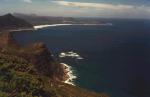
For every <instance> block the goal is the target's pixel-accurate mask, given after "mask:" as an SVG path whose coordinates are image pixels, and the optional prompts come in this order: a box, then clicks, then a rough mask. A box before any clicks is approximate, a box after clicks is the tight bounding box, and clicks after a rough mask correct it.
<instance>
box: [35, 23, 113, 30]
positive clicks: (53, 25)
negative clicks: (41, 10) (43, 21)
mask: <svg viewBox="0 0 150 97" xmlns="http://www.w3.org/2000/svg"><path fill="white" fill-rule="evenodd" d="M68 25H77V26H78V25H83V26H95V25H101V26H112V23H103V24H51V25H36V26H34V29H35V30H38V29H42V28H47V27H55V26H68Z"/></svg>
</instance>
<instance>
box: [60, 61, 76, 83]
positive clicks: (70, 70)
mask: <svg viewBox="0 0 150 97" xmlns="http://www.w3.org/2000/svg"><path fill="white" fill-rule="evenodd" d="M60 64H62V65H64V66H65V67H67V68H66V70H67V71H68V73H67V74H68V76H69V78H68V79H67V80H66V81H64V83H67V84H70V85H74V86H75V84H74V83H73V80H74V79H76V78H77V76H75V74H74V72H73V69H72V67H71V66H69V65H67V64H65V63H60Z"/></svg>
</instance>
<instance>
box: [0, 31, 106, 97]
mask: <svg viewBox="0 0 150 97" xmlns="http://www.w3.org/2000/svg"><path fill="white" fill-rule="evenodd" d="M66 76H67V75H66V71H65V68H64V66H63V65H62V64H59V62H58V61H56V60H55V59H54V58H53V56H52V53H51V52H50V51H49V49H47V47H46V45H44V44H43V43H35V44H32V45H28V46H26V47H21V46H19V45H18V44H17V42H16V41H15V39H14V38H13V33H12V32H11V33H10V32H4V33H1V34H0V97H108V96H107V95H106V94H104V93H95V92H91V91H88V90H85V89H81V88H79V87H77V86H72V85H68V84H65V83H63V82H62V81H63V80H65V78H66Z"/></svg>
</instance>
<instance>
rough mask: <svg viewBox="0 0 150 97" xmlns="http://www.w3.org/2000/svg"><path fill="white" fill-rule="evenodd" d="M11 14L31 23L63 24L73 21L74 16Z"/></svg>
mask: <svg viewBox="0 0 150 97" xmlns="http://www.w3.org/2000/svg"><path fill="white" fill-rule="evenodd" d="M13 15H14V16H16V17H18V18H22V19H24V20H26V21H28V22H30V23H31V24H32V25H44V24H63V23H73V22H75V18H72V17H52V16H38V15H36V14H21V13H13Z"/></svg>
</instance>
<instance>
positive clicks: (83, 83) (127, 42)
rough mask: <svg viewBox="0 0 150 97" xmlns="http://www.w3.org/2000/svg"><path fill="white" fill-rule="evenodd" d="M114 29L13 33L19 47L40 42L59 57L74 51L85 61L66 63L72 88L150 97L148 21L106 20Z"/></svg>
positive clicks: (117, 96) (121, 96)
mask: <svg viewBox="0 0 150 97" xmlns="http://www.w3.org/2000/svg"><path fill="white" fill-rule="evenodd" d="M105 21H107V22H111V23H113V26H60V27H49V28H44V29H41V30H37V31H32V32H26V31H24V32H15V33H14V36H15V38H16V39H17V40H18V42H19V43H20V44H21V45H25V44H28V43H34V42H39V41H42V42H44V43H46V45H47V46H48V47H49V48H50V50H51V51H52V52H53V53H54V54H55V55H58V54H59V53H60V52H61V51H71V50H72V51H74V52H77V53H79V54H80V55H81V56H82V57H84V58H85V59H84V60H68V61H67V62H66V63H68V64H70V65H71V66H72V67H73V68H74V70H75V73H76V75H77V76H78V78H77V79H76V80H75V84H76V85H78V86H80V87H83V88H86V89H89V90H93V91H96V92H105V93H107V94H109V95H110V97H150V21H148V20H105Z"/></svg>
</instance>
